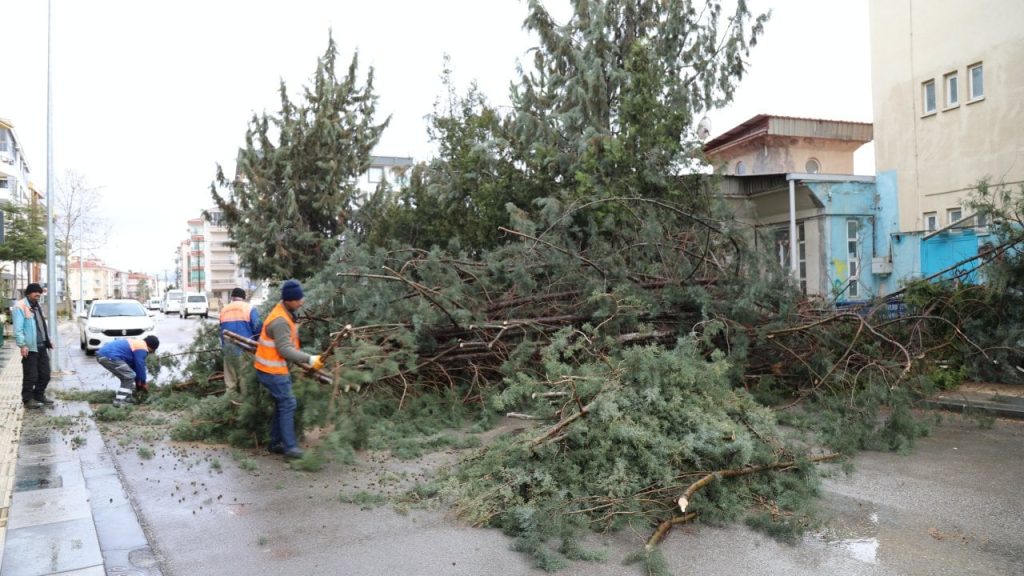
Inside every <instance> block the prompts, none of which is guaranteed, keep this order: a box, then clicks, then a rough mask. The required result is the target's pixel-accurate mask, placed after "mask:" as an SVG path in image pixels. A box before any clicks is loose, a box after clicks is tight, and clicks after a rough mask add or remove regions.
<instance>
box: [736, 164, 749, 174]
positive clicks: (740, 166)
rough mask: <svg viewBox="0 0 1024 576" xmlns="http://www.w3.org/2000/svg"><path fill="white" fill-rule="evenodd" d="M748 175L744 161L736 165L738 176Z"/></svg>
mask: <svg viewBox="0 0 1024 576" xmlns="http://www.w3.org/2000/svg"><path fill="white" fill-rule="evenodd" d="M746 173H747V165H746V164H744V163H743V160H740V161H739V162H737V163H736V175H737V176H743V175H744V174H746Z"/></svg>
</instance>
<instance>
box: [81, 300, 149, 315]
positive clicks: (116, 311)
mask: <svg viewBox="0 0 1024 576" xmlns="http://www.w3.org/2000/svg"><path fill="white" fill-rule="evenodd" d="M145 315H146V311H145V310H144V309H143V308H142V305H141V304H139V303H138V302H110V303H106V304H97V305H96V306H95V307H93V309H92V317H93V318H107V317H110V316H145Z"/></svg>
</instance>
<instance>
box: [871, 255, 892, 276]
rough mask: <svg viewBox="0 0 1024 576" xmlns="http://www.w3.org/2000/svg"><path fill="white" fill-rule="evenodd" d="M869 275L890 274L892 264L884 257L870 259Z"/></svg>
mask: <svg viewBox="0 0 1024 576" xmlns="http://www.w3.org/2000/svg"><path fill="white" fill-rule="evenodd" d="M871 273H872V274H876V275H878V276H885V275H887V274H892V262H890V261H889V259H888V258H886V257H885V256H881V257H876V258H872V259H871Z"/></svg>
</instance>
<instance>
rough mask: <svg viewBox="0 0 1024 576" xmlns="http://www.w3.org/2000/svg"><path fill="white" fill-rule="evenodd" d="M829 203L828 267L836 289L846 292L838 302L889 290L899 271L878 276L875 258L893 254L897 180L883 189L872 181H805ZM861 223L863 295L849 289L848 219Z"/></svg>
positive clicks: (894, 283) (827, 211)
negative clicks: (892, 239) (892, 237)
mask: <svg viewBox="0 0 1024 576" xmlns="http://www.w3.org/2000/svg"><path fill="white" fill-rule="evenodd" d="M804 184H805V185H806V186H807V187H808V188H809V189H810V190H811V191H812V192H814V194H815V195H816V196H817V197H818V199H819V200H821V201H822V202H823V203H824V204H825V210H824V212H825V214H826V218H827V220H826V225H825V239H824V240H825V242H824V244H825V245H824V246H823V247H822V249H823V250H824V251H825V254H826V269H825V270H824V273H825V274H826V276H827V277H828V281H829V284H830V285H831V286H832V289H833V292H834V293H838V292H839V291H840V290H842V291H843V293H842V294H840V295H839V296H838V297H837V298H836V301H837V302H841V303H842V302H851V301H863V300H868V299H871V298H873V297H875V296H877V295H879V294H883V293H889V292H891V291H893V290H894V288H893V287H894V286H895V285H896V279H895V278H896V274H895V272H894V273H893V274H882V275H875V274H873V273H872V272H871V261H872V258H878V257H882V258H888V257H889V256H890V253H891V249H892V244H891V235H890V232H891V231H892V230H895V229H896V226H897V215H898V208H897V203H896V195H895V190H894V186H895V179H893V180H892V182H891V183H888V185H887V187H885V188H883V189H882V190H881V191H880V190H879V189H878V186H877V183H871V182H805V183H804ZM848 220H856V221H857V223H858V229H859V233H858V236H859V238H858V240H859V245H860V258H859V260H858V266H859V267H860V270H859V273H858V277H859V284H860V286H859V288H860V290H859V292H860V293H859V294H858V296H857V297H851V296H849V294H848V291H846V290H845V289H846V286H847V284H848V281H849V277H850V270H849V266H848V264H847V221H848Z"/></svg>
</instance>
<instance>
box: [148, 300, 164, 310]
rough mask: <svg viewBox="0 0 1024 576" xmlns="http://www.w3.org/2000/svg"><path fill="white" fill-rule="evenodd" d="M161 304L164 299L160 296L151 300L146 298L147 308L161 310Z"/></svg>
mask: <svg viewBox="0 0 1024 576" xmlns="http://www.w3.org/2000/svg"><path fill="white" fill-rule="evenodd" d="M161 304H163V300H161V299H160V298H150V299H149V300H146V309H148V310H159V309H160V305H161Z"/></svg>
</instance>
